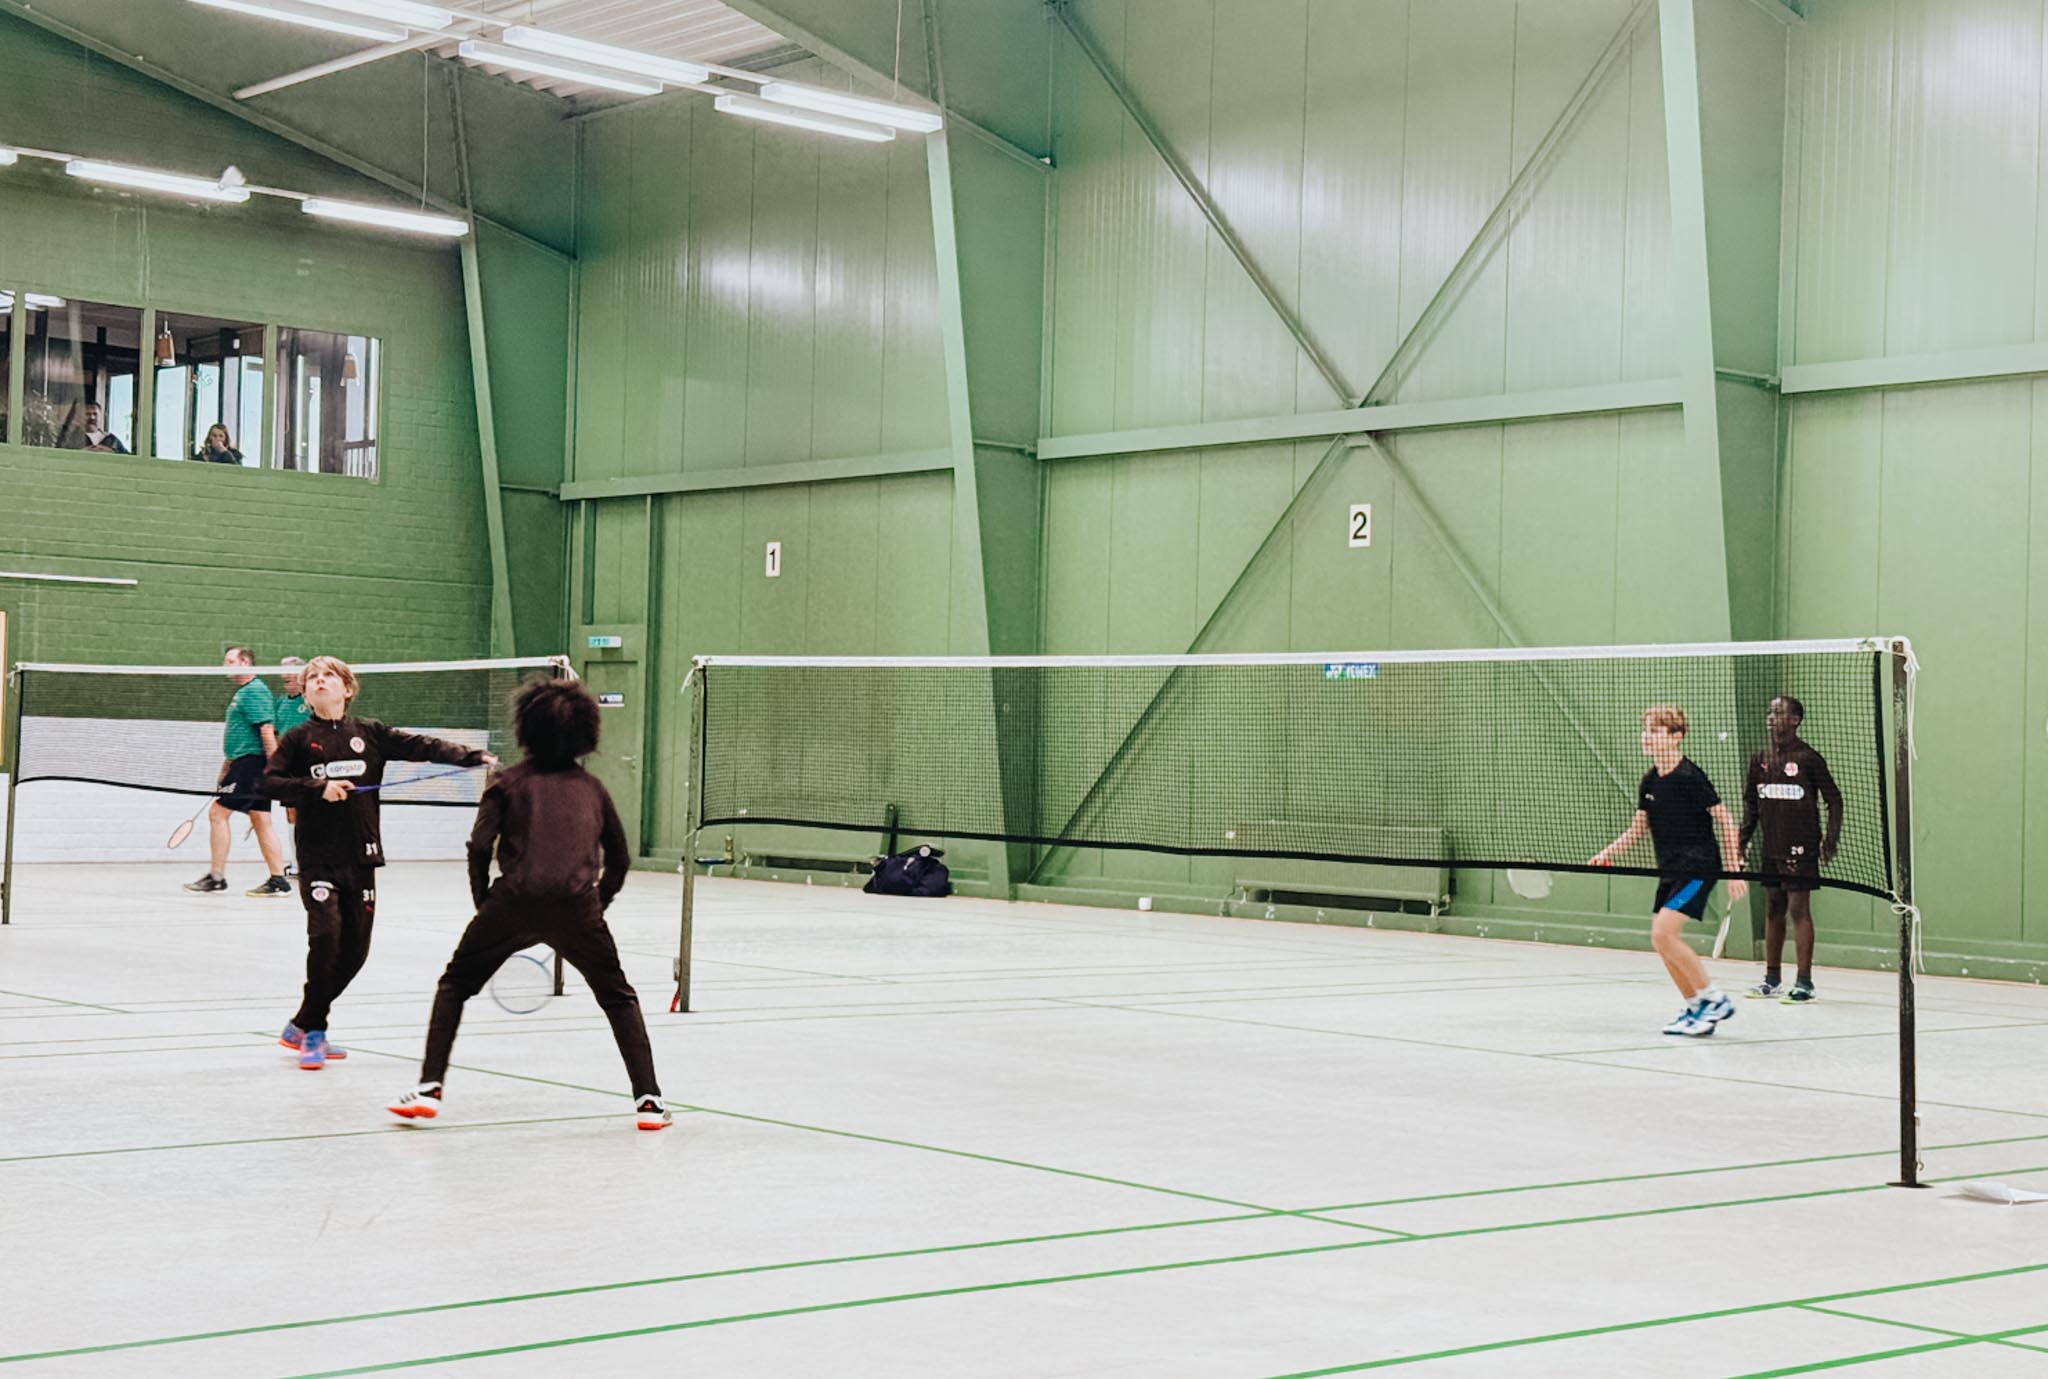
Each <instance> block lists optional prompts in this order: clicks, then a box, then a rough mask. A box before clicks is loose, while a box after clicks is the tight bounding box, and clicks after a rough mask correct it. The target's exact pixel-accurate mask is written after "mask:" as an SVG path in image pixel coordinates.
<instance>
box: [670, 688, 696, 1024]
mask: <svg viewBox="0 0 2048 1379" xmlns="http://www.w3.org/2000/svg"><path fill="white" fill-rule="evenodd" d="M683 693H684V694H685V695H688V696H689V700H690V718H689V725H690V726H689V730H688V732H687V733H686V734H685V737H684V742H685V744H686V745H685V747H684V758H683V760H684V765H685V768H686V769H685V770H684V772H683V781H684V785H685V788H686V791H687V794H686V796H685V799H684V804H683V866H682V872H683V901H682V914H681V917H680V928H679V931H678V933H677V935H676V994H675V999H674V1000H672V1001H670V1002H669V1007H668V1008H669V1010H670V1011H671V1012H672V1013H674V1014H677V1015H688V1014H689V1013H690V941H691V939H692V937H693V934H694V931H695V929H696V920H697V911H696V900H697V834H698V832H699V831H700V830H701V829H702V827H703V823H704V667H702V666H693V667H692V668H691V670H690V673H689V675H688V676H687V677H685V678H684V681H683Z"/></svg>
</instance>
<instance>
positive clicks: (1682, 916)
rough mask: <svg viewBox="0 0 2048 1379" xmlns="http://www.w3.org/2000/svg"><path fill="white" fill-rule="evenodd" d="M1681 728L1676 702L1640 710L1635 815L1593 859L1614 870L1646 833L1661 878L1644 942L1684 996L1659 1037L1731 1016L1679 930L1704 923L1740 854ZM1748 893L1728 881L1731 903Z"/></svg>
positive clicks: (1701, 1029) (1697, 1033) (1697, 1030)
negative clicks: (1718, 885)
mask: <svg viewBox="0 0 2048 1379" xmlns="http://www.w3.org/2000/svg"><path fill="white" fill-rule="evenodd" d="M1685 729H1686V721H1685V710H1684V709H1682V708H1680V707H1678V705H1676V704H1657V705H1653V706H1652V707H1650V708H1648V709H1645V710H1644V711H1643V717H1642V737H1641V741H1642V747H1643V755H1644V756H1646V757H1648V758H1650V769H1649V770H1647V771H1645V772H1643V779H1642V783H1641V784H1640V785H1638V786H1637V787H1636V812H1635V817H1634V818H1633V819H1631V820H1630V821H1629V826H1628V827H1627V828H1626V829H1624V830H1623V831H1622V835H1621V836H1620V837H1619V838H1616V839H1615V840H1614V841H1613V842H1611V843H1609V844H1608V845H1607V846H1606V847H1604V848H1602V849H1600V851H1599V852H1597V853H1595V854H1594V856H1593V862H1592V864H1593V865H1594V866H1596V867H1610V866H1613V865H1614V859H1615V858H1616V857H1618V856H1620V855H1621V854H1622V853H1624V852H1626V851H1627V850H1628V849H1629V848H1630V847H1632V846H1633V845H1634V844H1635V843H1636V841H1637V840H1638V839H1640V838H1641V837H1642V836H1643V834H1645V833H1648V834H1649V835H1650V840H1651V842H1652V843H1653V844H1654V845H1655V847H1656V852H1657V871H1658V873H1659V877H1658V881H1657V898H1656V901H1655V902H1654V903H1653V904H1652V905H1651V907H1650V908H1651V912H1652V913H1651V919H1650V943H1651V946H1652V947H1654V948H1655V949H1656V950H1657V956H1658V957H1660V958H1662V959H1663V960H1664V970H1665V971H1666V972H1668V973H1669V974H1670V975H1671V981H1672V984H1673V985H1674V986H1676V987H1677V988H1678V994H1679V995H1681V996H1683V997H1684V998H1685V1009H1683V1010H1681V1011H1679V1012H1678V1016H1677V1018H1676V1019H1674V1020H1672V1021H1671V1023H1670V1024H1668V1025H1666V1026H1664V1032H1665V1033H1666V1034H1677V1035H1683V1036H1686V1037H1688V1038H1700V1037H1702V1036H1704V1035H1709V1034H1712V1033H1713V1032H1714V1029H1715V1027H1716V1026H1718V1025H1719V1024H1720V1023H1721V1022H1722V1021H1723V1020H1726V1019H1728V1018H1729V1017H1730V1016H1732V1015H1734V1014H1735V1003H1734V1002H1733V1001H1731V1000H1729V999H1728V997H1727V996H1726V994H1724V993H1723V992H1722V990H1721V988H1720V987H1718V986H1715V985H1714V982H1713V978H1711V977H1709V976H1708V975H1707V965H1706V964H1705V963H1703V962H1701V961H1700V957H1699V954H1697V953H1695V952H1693V951H1692V948H1691V947H1690V946H1689V945H1688V944H1687V943H1686V941H1685V926H1686V923H1687V921H1688V920H1695V919H1704V918H1706V914H1707V895H1708V893H1709V892H1711V891H1712V890H1713V888H1714V877H1715V875H1716V874H1718V873H1723V872H1727V873H1733V872H1739V871H1741V870H1742V854H1741V851H1740V849H1739V847H1738V845H1737V842H1736V831H1735V820H1734V817H1733V816H1732V815H1730V814H1729V812H1728V806H1727V805H1725V804H1722V803H1721V796H1720V794H1719V793H1718V792H1716V791H1715V789H1714V783H1713V782H1712V781H1710V780H1708V779H1707V773H1706V772H1705V771H1702V770H1701V769H1700V768H1699V767H1698V766H1696V765H1695V764H1693V762H1692V761H1691V760H1690V759H1689V758H1688V757H1687V756H1686V755H1685ZM1716 835H1718V836H1719V845H1718V848H1717V846H1716ZM1717 852H1718V854H1719V860H1718V861H1716V853H1717ZM1748 890H1749V886H1748V883H1747V882H1744V881H1740V880H1731V881H1730V882H1729V883H1728V895H1729V898H1730V899H1731V900H1740V899H1742V897H1743V896H1744V895H1745V894H1747V893H1748Z"/></svg>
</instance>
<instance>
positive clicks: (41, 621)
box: [0, 16, 561, 663]
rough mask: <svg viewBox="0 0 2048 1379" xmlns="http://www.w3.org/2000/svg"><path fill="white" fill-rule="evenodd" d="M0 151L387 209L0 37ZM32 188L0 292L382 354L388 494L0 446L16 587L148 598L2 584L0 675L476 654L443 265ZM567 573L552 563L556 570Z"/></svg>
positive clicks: (82, 189)
mask: <svg viewBox="0 0 2048 1379" xmlns="http://www.w3.org/2000/svg"><path fill="white" fill-rule="evenodd" d="M0 140H6V141H10V142H15V143H20V144H27V145H32V146H39V147H50V148H58V149H64V150H67V151H70V150H76V151H79V152H84V153H90V154H93V155H96V156H99V157H105V158H113V159H117V160H119V159H125V160H128V161H133V162H143V163H149V164H153V165H159V166H170V167H174V168H176V167H189V168H194V169H210V168H219V167H222V166H225V165H226V164H229V163H233V164H236V165H238V166H240V167H241V168H242V169H243V170H244V171H245V172H246V173H247V174H248V175H249V177H250V179H251V180H252V181H260V182H266V183H271V184H275V185H284V186H293V187H303V188H308V189H320V190H326V191H330V192H333V193H336V194H340V195H354V196H357V197H360V198H365V199H383V198H385V197H386V196H388V193H386V192H384V190H383V189H382V188H378V187H374V186H371V185H369V184H366V183H364V182H363V181H362V180H361V179H359V178H357V177H355V176H354V175H353V174H351V173H347V172H345V171H342V170H340V169H338V168H336V167H334V166H333V165H332V164H330V163H327V162H325V161H324V160H321V159H319V158H316V157H314V156H312V155H311V154H309V153H305V152H303V151H301V150H299V149H297V148H294V147H292V146H291V145H289V144H286V143H284V142H282V141H280V140H277V139H274V138H272V137H270V136H269V135H266V134H263V133H261V132H260V131H257V130H254V129H252V128H250V127H249V126H248V125H246V124H244V123H242V122H240V121H237V120H234V119H232V118H229V117H228V116H226V115H223V114H220V113H218V112H216V111H213V110H210V109H208V108H206V107H205V106H203V105H201V104H199V103H197V102H194V101H191V100H188V99H186V98H185V97H183V96H180V95H178V94H176V93H175V92H172V91H169V90H167V89H166V88H164V87H162V86H160V85H158V84H156V83H154V82H151V81H148V80H145V79H144V78H142V77H140V76H137V75H134V74H132V73H129V72H127V71H126V70H124V69H122V68H120V67H117V66H115V65H113V64H111V63H109V62H107V61H105V60H104V59H102V58H99V57H96V56H93V55H90V54H87V53H85V52H83V51H81V50H79V49H78V48H76V47H74V46H72V45H70V44H68V43H65V42H63V41H62V40H60V39H57V38H54V37H52V36H50V35H47V34H45V33H42V32H41V31H39V30H37V29H35V28H32V27H30V26H29V25H26V24H23V23H20V22H18V21H16V20H13V19H10V18H7V17H5V16H0ZM48 167H49V165H46V164H37V165H31V164H30V163H29V161H28V160H23V162H22V163H21V164H20V165H17V166H16V167H13V168H9V169H7V170H6V176H5V181H4V183H0V284H4V285H6V286H9V287H16V288H21V287H27V288H33V289H36V290H40V291H48V292H54V293H60V294H63V295H66V296H70V297H76V298H81V299H84V300H91V301H104V302H114V303H120V304H125V305H132V306H152V307H161V308H164V309H168V310H176V311H183V312H193V313H200V314H207V315H219V316H223V317H226V318H229V319H236V318H241V319H248V320H256V321H266V322H282V323H288V324H292V325H299V326H309V327H314V328H319V329H328V330H347V331H350V332H358V333H364V334H369V335H374V336H376V337H378V338H379V339H380V340H382V342H383V347H384V355H383V373H384V378H383V405H384V411H383V421H382V434H381V437H380V467H381V470H382V477H381V478H380V479H379V480H378V481H377V482H375V483H369V482H364V481H362V480H358V479H349V478H344V477H340V476H333V475H318V474H315V475H305V474H293V473H281V472H273V471H268V470H240V469H232V468H226V467H221V466H213V465H194V464H181V463H171V462H166V461H158V460H150V459H142V458H135V457H119V456H110V455H93V454H85V453H83V452H74V451H61V450H44V449H33V448H27V447H19V446H9V445H4V444H0V551H4V552H5V557H6V558H5V564H6V566H7V568H8V569H10V570H19V571H33V572H47V573H59V574H72V575H112V576H123V577H132V578H135V579H137V580H139V581H140V582H139V584H138V585H137V586H136V587H134V588H115V587H104V586H90V585H64V584H38V583H23V582H18V581H0V609H4V610H5V611H6V612H7V613H8V615H9V616H8V620H7V622H8V646H7V654H8V656H9V657H10V658H12V659H19V660H29V659H37V660H55V661H65V660H69V661H129V662H142V663H164V662H172V663H181V662H206V663H210V662H212V661H214V660H215V659H216V658H218V656H219V655H220V652H221V648H222V647H223V646H224V645H226V644H228V643H230V642H236V641H241V642H247V643H248V644H250V645H251V646H253V647H254V648H255V650H256V652H257V653H258V655H259V657H262V658H266V659H269V658H275V657H277V656H281V655H285V654H288V653H292V652H298V653H300V654H312V653H313V652H316V651H334V652H337V653H339V654H342V655H345V656H351V657H357V658H371V657H375V658H379V659H384V658H439V657H453V656H472V655H477V654H480V653H482V652H483V651H485V650H486V647H487V642H488V629H489V617H490V600H491V586H490V563H489V560H488V557H487V550H488V542H487V538H486V531H485V523H484V514H483V504H482V487H481V482H480V478H479V467H478V458H477V456H478V451H477V427H476V411H475V406H474V401H473V396H472V392H471V380H470V368H469V354H468V346H467V333H466V330H465V326H464V316H463V294H462V276H461V270H460V264H459V261H458V258H457V255H456V253H455V252H454V251H453V250H452V249H447V248H439V247H436V248H423V247H420V246H419V245H417V244H415V243H411V242H407V241H402V240H394V239H393V238H391V237H389V236H373V235H359V234H351V233H338V232H335V231H332V230H324V229H320V230H315V229H309V228H308V227H307V225H306V224H305V218H304V217H303V216H300V215H298V214H296V213H290V214H287V213H286V212H285V211H284V210H283V209H280V208H278V205H277V203H271V202H256V203H252V204H250V205H247V206H242V207H235V208H222V209H221V210H219V211H217V212H208V211H202V210H195V209H191V208H187V207H184V206H180V205H178V204H176V203H167V202H165V201H164V200H162V199H160V198H142V197H126V196H121V195H117V194H114V193H112V192H111V191H104V190H103V191H97V192H95V191H92V190H89V189H88V188H87V186H86V184H84V183H81V182H78V181H76V180H74V179H71V178H67V177H65V176H63V175H62V174H61V173H56V172H54V171H44V169H45V168H48ZM548 501H549V502H550V504H551V505H552V502H553V500H552V499H550V500H548ZM557 520H558V519H557ZM560 559H561V557H560V546H559V541H558V542H557V545H556V548H555V553H554V555H553V557H552V565H553V566H554V568H556V569H557V570H558V569H559V567H560ZM554 639H555V640H556V641H557V642H559V633H558V632H556V633H555V634H554Z"/></svg>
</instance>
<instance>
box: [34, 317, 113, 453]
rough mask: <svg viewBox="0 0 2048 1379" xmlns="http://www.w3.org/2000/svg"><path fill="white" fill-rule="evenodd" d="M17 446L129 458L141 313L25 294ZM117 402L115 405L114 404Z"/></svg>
mask: <svg viewBox="0 0 2048 1379" xmlns="http://www.w3.org/2000/svg"><path fill="white" fill-rule="evenodd" d="M28 308H29V311H28V326H27V329H26V330H25V331H24V332H23V338H22V341H21V349H22V352H23V354H24V355H25V356H26V361H25V362H26V365H27V368H26V386H25V387H24V388H23V390H22V391H23V396H22V409H21V410H22V441H23V442H24V443H25V444H28V445H44V446H53V447H56V448H58V449H65V450H103V451H114V452H116V453H119V454H123V455H126V454H129V453H131V452H133V450H134V448H135V379H136V373H137V370H138V369H139V368H140V366H141V345H142V311H141V309H140V308H138V307H132V306H107V305H103V304H101V303H97V302H76V301H65V300H63V299H61V298H56V297H44V296H38V295H36V294H33V293H31V294H29V297H28ZM117 404H118V406H117Z"/></svg>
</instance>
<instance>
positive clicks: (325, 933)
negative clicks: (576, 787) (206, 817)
mask: <svg viewBox="0 0 2048 1379" xmlns="http://www.w3.org/2000/svg"><path fill="white" fill-rule="evenodd" d="M305 686H306V702H307V703H308V704H309V705H311V706H312V709H313V716H312V717H311V718H309V719H307V720H306V721H305V722H304V723H302V724H300V725H299V726H298V727H296V728H294V729H292V730H291V731H290V732H288V733H286V734H285V735H284V740H283V741H282V742H280V743H278V744H277V750H276V751H275V752H274V753H272V754H271V758H270V764H269V766H268V768H267V769H266V770H265V772H264V775H263V784H264V789H265V791H266V792H267V793H268V794H269V796H270V798H272V799H274V800H278V801H280V802H282V803H284V804H286V805H289V806H291V807H293V808H295V809H297V810H298V822H297V824H296V826H295V828H294V829H293V841H294V845H295V850H296V851H297V853H298V858H299V900H300V902H301V903H302V904H304V905H305V907H306V990H305V995H304V998H303V999H302V1000H301V1001H300V1003H299V1010H298V1013H297V1014H296V1015H294V1016H292V1018H291V1020H290V1022H289V1023H288V1024H286V1025H285V1027H284V1032H283V1033H282V1034H280V1035H279V1036H278V1042H279V1043H281V1044H283V1045H284V1046H285V1047H286V1048H288V1049H297V1050H298V1051H299V1066H300V1067H301V1068H319V1067H323V1066H325V1064H326V1062H327V1060H328V1059H330V1058H346V1057H347V1056H348V1054H347V1051H346V1050H343V1049H339V1048H335V1047H333V1046H332V1045H330V1044H329V1043H328V1042H327V1012H328V1008H329V1007H330V1006H332V1005H333V1004H334V1001H335V999H336V998H337V997H339V996H340V995H341V993H342V992H344V991H346V990H347V989H348V984H349V983H350V982H352V981H354V980H355V975H356V973H358V972H360V971H361V970H362V967H363V963H364V962H365V961H366V960H367V959H368V958H369V956H370V926H371V925H372V924H373V923H374V922H375V920H376V918H377V868H379V867H381V866H383V865H384V839H383V836H382V834H381V833H380V832H379V831H378V826H377V798H378V797H377V789H376V787H379V786H381V785H382V784H383V783H384V764H385V763H386V762H390V761H438V762H443V763H446V764H447V765H450V766H495V765H497V764H498V759H497V758H496V757H494V756H492V755H491V754H490V753H488V752H479V751H477V750H475V749H474V748H470V747H464V746H462V745H461V744H460V743H455V742H446V741H443V740H442V739H440V738H438V737H419V736H415V735H414V734H412V733H405V732H400V731H399V730H398V729H396V728H387V727H385V726H384V725H383V724H382V723H379V722H377V721H376V720H375V719H371V718H353V717H350V716H349V714H348V704H349V701H350V700H351V699H353V698H355V695H356V677H355V672H354V671H351V670H350V669H349V668H348V666H347V665H345V664H344V663H343V662H341V661H339V660H336V659H335V658H334V657H332V656H315V657H314V658H313V659H312V660H311V661H309V662H307V663H306V674H305Z"/></svg>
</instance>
